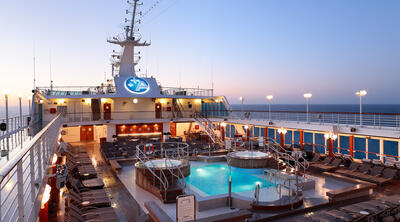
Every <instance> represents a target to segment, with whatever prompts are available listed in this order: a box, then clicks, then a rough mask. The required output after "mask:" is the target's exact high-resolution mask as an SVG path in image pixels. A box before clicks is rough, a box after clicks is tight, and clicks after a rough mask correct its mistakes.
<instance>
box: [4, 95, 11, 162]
mask: <svg viewBox="0 0 400 222" xmlns="http://www.w3.org/2000/svg"><path fill="white" fill-rule="evenodd" d="M4 98H5V105H6V133H7V137H6V148H7V151H6V153H7V160H9V155H8V153H9V152H10V141H9V135H8V132H9V124H8V123H9V119H8V91H5V92H4Z"/></svg>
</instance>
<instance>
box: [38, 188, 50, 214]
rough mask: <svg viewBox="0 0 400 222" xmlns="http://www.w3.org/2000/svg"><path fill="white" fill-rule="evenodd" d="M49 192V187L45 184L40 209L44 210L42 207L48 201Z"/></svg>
mask: <svg viewBox="0 0 400 222" xmlns="http://www.w3.org/2000/svg"><path fill="white" fill-rule="evenodd" d="M50 191H51V187H50V186H49V185H48V184H46V187H45V188H44V192H43V197H42V205H41V206H40V208H41V209H44V205H45V204H46V203H47V202H48V201H49V200H50Z"/></svg>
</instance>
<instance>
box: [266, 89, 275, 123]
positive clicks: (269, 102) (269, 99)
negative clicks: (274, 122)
mask: <svg viewBox="0 0 400 222" xmlns="http://www.w3.org/2000/svg"><path fill="white" fill-rule="evenodd" d="M273 98H274V96H273V95H268V96H267V100H268V115H269V120H271V100H272V99H273Z"/></svg>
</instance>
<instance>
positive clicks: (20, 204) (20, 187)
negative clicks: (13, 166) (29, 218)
mask: <svg viewBox="0 0 400 222" xmlns="http://www.w3.org/2000/svg"><path fill="white" fill-rule="evenodd" d="M22 160H23V158H21V159H20V160H19V162H18V164H17V196H18V221H20V222H23V221H24V179H23V174H24V173H23V170H22Z"/></svg>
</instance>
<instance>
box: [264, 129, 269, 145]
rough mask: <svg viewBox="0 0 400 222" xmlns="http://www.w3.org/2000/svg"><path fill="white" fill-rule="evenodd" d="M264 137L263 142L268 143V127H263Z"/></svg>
mask: <svg viewBox="0 0 400 222" xmlns="http://www.w3.org/2000/svg"><path fill="white" fill-rule="evenodd" d="M264 136H265V141H266V142H268V127H265V132H264Z"/></svg>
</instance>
